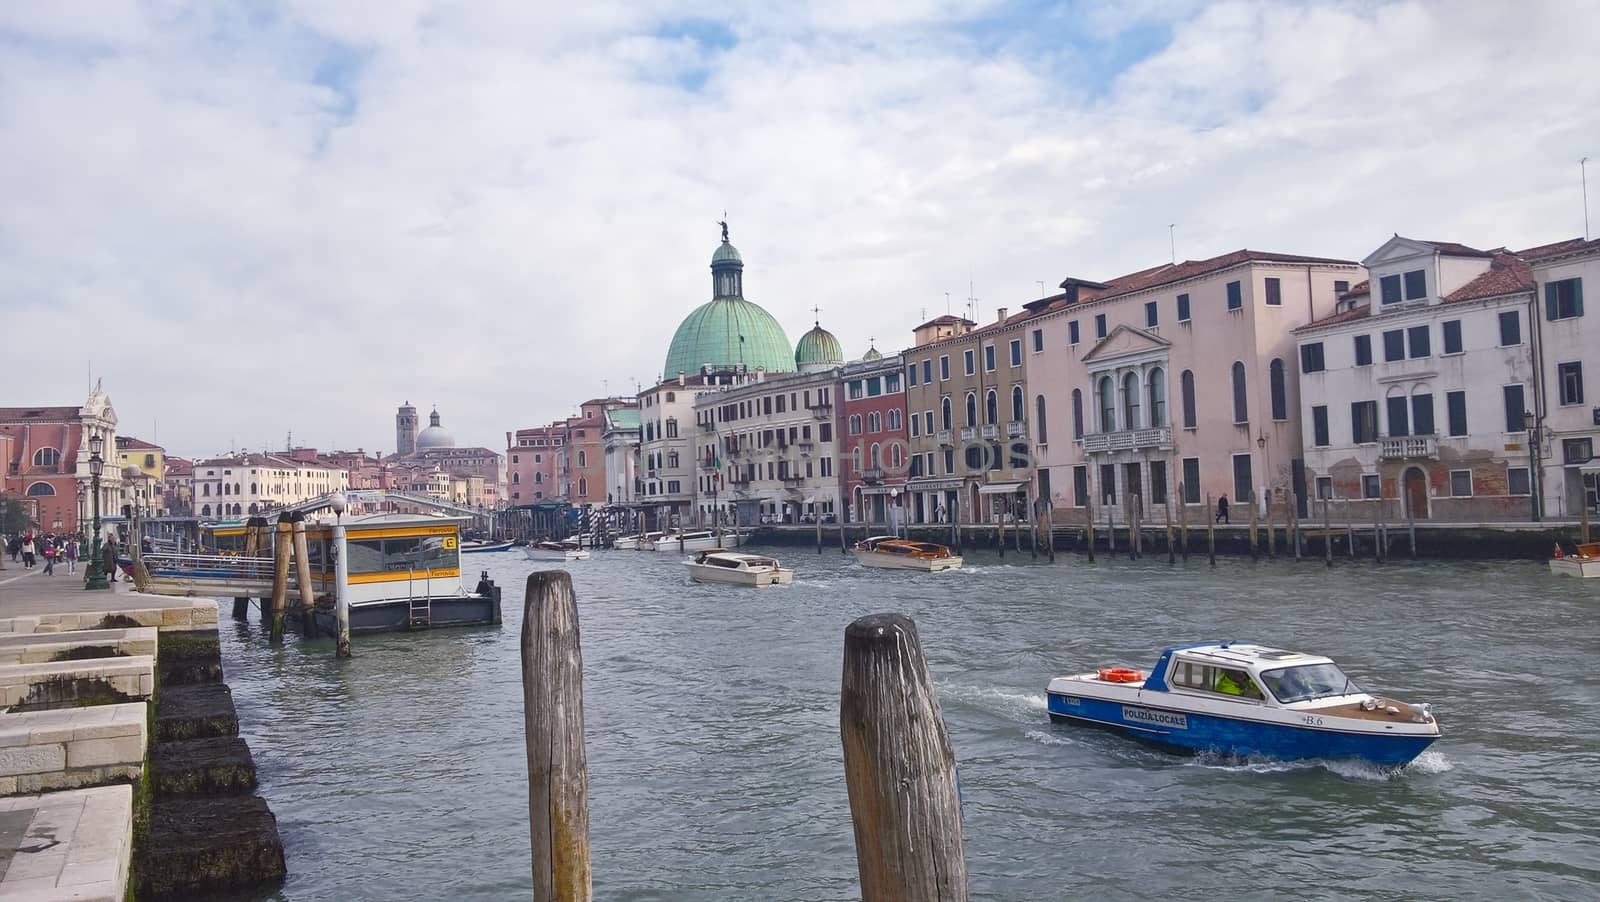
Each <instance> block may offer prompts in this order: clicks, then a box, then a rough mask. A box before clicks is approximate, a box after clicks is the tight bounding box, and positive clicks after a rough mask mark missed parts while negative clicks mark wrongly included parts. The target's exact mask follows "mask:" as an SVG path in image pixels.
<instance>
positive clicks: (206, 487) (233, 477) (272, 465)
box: [194, 454, 450, 518]
mask: <svg viewBox="0 0 1600 902" xmlns="http://www.w3.org/2000/svg"><path fill="white" fill-rule="evenodd" d="M440 475H442V476H443V483H442V485H440V486H437V487H436V488H435V489H434V491H430V494H434V493H435V492H437V494H438V495H439V496H440V497H448V496H449V493H450V477H449V474H445V473H441V474H440ZM349 476H350V474H349V472H348V471H347V470H345V469H344V468H342V467H336V466H329V465H327V464H323V463H319V462H315V461H300V460H293V459H290V458H288V457H282V456H280V455H276V454H238V455H235V456H233V457H216V458H212V459H210V460H201V461H196V462H195V465H194V509H195V513H196V514H198V515H199V516H200V517H202V518H223V517H248V516H251V515H252V514H265V513H269V512H271V511H273V510H276V509H278V508H281V507H285V506H287V505H290V504H298V503H299V502H301V501H309V500H311V499H312V498H315V497H317V496H319V495H325V494H327V493H329V492H343V491H346V490H347V489H348V488H349Z"/></svg>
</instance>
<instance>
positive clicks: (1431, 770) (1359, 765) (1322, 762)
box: [1183, 751, 1455, 783]
mask: <svg viewBox="0 0 1600 902" xmlns="http://www.w3.org/2000/svg"><path fill="white" fill-rule="evenodd" d="M1183 766H1185V767H1199V768H1204V769H1206V770H1218V771H1224V772H1229V773H1242V774H1289V773H1298V772H1302V771H1313V770H1325V771H1327V772H1328V773H1331V774H1334V775H1335V776H1339V777H1343V778H1345V779H1347V780H1365V781H1369V782H1373V783H1387V782H1389V781H1390V780H1395V779H1401V778H1404V777H1407V776H1427V775H1431V774H1442V773H1445V772H1446V771H1449V770H1453V769H1454V768H1455V765H1454V764H1452V763H1451V762H1450V760H1449V759H1448V758H1446V757H1445V756H1444V753H1442V752H1436V751H1426V752H1423V753H1422V754H1421V755H1418V756H1417V758H1416V760H1414V761H1412V762H1411V763H1410V764H1407V765H1406V766H1404V767H1399V768H1395V767H1383V766H1380V765H1377V764H1372V763H1370V762H1366V761H1356V760H1352V759H1325V758H1311V759H1307V760H1305V761H1277V760H1272V759H1267V758H1240V757H1238V756H1237V755H1224V754H1221V753H1218V752H1201V753H1199V754H1197V755H1195V756H1193V757H1191V758H1189V759H1188V760H1187V761H1185V762H1184V765H1183Z"/></svg>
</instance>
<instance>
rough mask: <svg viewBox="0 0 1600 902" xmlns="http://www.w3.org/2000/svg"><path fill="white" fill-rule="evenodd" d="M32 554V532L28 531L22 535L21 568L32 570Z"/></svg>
mask: <svg viewBox="0 0 1600 902" xmlns="http://www.w3.org/2000/svg"><path fill="white" fill-rule="evenodd" d="M33 555H34V545H33V533H31V532H30V533H28V534H27V535H25V536H23V537H22V569H24V570H32V569H33Z"/></svg>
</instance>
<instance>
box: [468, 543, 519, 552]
mask: <svg viewBox="0 0 1600 902" xmlns="http://www.w3.org/2000/svg"><path fill="white" fill-rule="evenodd" d="M509 550H511V543H510V542H496V543H495V544H493V545H462V546H461V553H462V554H484V553H486V552H490V551H509Z"/></svg>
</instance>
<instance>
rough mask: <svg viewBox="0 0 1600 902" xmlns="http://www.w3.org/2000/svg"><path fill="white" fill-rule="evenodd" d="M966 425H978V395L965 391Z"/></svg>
mask: <svg viewBox="0 0 1600 902" xmlns="http://www.w3.org/2000/svg"><path fill="white" fill-rule="evenodd" d="M967 425H968V426H976V425H978V396H977V395H975V394H973V393H972V392H967Z"/></svg>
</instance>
